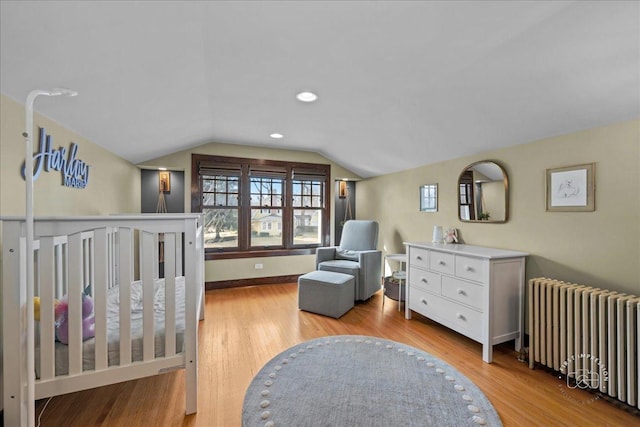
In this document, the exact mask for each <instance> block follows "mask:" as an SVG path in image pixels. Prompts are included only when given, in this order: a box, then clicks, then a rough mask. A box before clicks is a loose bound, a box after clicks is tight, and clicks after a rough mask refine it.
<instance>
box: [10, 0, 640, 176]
mask: <svg viewBox="0 0 640 427" xmlns="http://www.w3.org/2000/svg"><path fill="white" fill-rule="evenodd" d="M0 15H1V21H0V22H1V23H0V31H1V33H0V37H1V38H0V43H1V44H0V66H1V68H0V70H1V79H0V89H1V91H2V93H3V94H5V95H7V96H9V97H11V98H13V99H15V100H17V101H19V102H20V103H22V104H24V100H25V99H26V95H27V94H28V93H29V91H31V90H33V89H50V88H54V87H61V86H62V87H68V88H71V89H75V90H77V91H79V92H80V95H79V96H78V97H77V98H61V97H56V98H46V97H40V98H38V101H37V102H36V110H37V111H38V112H41V113H43V114H45V115H46V116H48V117H50V118H52V119H54V120H56V121H57V122H59V123H61V124H62V125H64V126H65V127H67V128H69V129H71V130H74V131H75V132H77V133H79V134H80V135H82V136H83V137H85V138H88V139H89V140H91V141H93V142H95V143H97V144H99V145H101V146H103V147H105V148H107V149H109V150H110V151H112V152H114V153H116V154H118V155H120V156H122V157H123V158H125V159H128V160H129V161H131V162H134V163H139V162H143V161H145V160H149V159H152V158H156V157H159V156H163V155H165V154H169V153H172V152H176V151H180V150H184V149H187V148H190V147H194V146H198V145H201V144H204V143H208V142H214V141H215V142H223V143H232V144H244V145H253V146H268V147H278V148H287V149H295V150H306V151H315V152H318V153H320V154H322V155H324V156H326V157H327V158H328V159H331V160H334V161H336V162H337V163H339V164H341V165H343V166H345V167H346V168H348V169H350V170H352V171H353V172H355V173H357V174H359V175H360V176H362V177H370V176H377V175H381V174H385V173H390V172H394V171H398V170H403V169H407V168H412V167H417V166H420V165H425V164H430V163H434V162H438V161H443V160H447V159H452V158H457V157H461V156H465V155H471V154H474V153H480V152H483V151H486V150H490V149H496V148H501V147H506V146H509V145H514V144H521V143H525V142H529V141H534V140H537V139H541V138H545V137H549V136H553V135H559V134H564V133H570V132H575V131H577V130H581V129H588V128H592V127H597V126H601V125H605V124H608V123H613V122H619V121H625V120H630V119H634V118H637V117H640V3H639V2H636V1H630V2H613V1H603V2H595V1H593V2H561V1H553V2H552V1H535V2H527V1H517V2H506V1H495V2H489V1H476V2H465V1H457V2H438V1H424V2H420V1H406V2H405V1H392V2H391V1H390V2H384V1H376V2H365V1H298V2H293V1H264V2H249V1H247V2H240V1H234V2H204V1H198V2H196V1H176V2H172V1H154V2H151V1H137V2H125V1H121V2H115V1H104V2H100V1H87V2H82V1H65V2H61V1H24V2H19V1H5V0H3V1H1V2H0ZM301 90H312V91H315V92H316V93H317V94H318V95H319V97H320V98H319V100H318V101H317V102H316V103H313V104H302V103H300V102H299V101H297V100H296V99H295V97H294V95H295V94H296V93H297V92H299V91H301ZM272 132H279V133H282V134H284V135H285V137H284V139H281V140H273V139H271V138H269V134H270V133H272Z"/></svg>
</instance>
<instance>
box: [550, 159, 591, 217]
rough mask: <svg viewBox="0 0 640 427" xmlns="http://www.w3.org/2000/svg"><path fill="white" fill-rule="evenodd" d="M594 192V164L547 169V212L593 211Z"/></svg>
mask: <svg viewBox="0 0 640 427" xmlns="http://www.w3.org/2000/svg"><path fill="white" fill-rule="evenodd" d="M595 190H596V186H595V163H587V164H584V165H576V166H567V167H564V168H555V169H547V211H548V212H590V211H594V210H595V209H596V204H595V196H596V195H595Z"/></svg>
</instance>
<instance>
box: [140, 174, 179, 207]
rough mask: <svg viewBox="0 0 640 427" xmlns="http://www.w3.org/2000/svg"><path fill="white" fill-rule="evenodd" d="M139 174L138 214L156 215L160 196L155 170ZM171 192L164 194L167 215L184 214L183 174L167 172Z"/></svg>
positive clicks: (158, 180) (158, 181)
mask: <svg viewBox="0 0 640 427" xmlns="http://www.w3.org/2000/svg"><path fill="white" fill-rule="evenodd" d="M140 172H141V174H140V183H141V191H140V193H141V201H140V212H142V213H156V209H157V207H158V198H159V195H160V179H159V177H158V172H159V171H157V170H150V169H142V170H141V171H140ZM169 173H170V175H171V191H168V192H165V193H164V199H165V203H166V205H167V213H184V172H182V171H169Z"/></svg>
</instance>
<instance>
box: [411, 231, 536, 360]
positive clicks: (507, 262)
mask: <svg viewBox="0 0 640 427" xmlns="http://www.w3.org/2000/svg"><path fill="white" fill-rule="evenodd" d="M405 245H406V246H407V262H408V268H407V271H408V278H407V290H406V291H407V302H408V303H407V304H406V306H405V317H406V318H407V319H411V311H415V312H417V313H420V314H422V315H423V316H426V317H428V318H430V319H432V320H434V321H436V322H438V323H441V324H443V325H444V326H447V327H448V328H451V329H453V330H454V331H456V332H459V333H461V334H463V335H465V336H467V337H469V338H471V339H473V340H475V341H478V342H479V343H481V344H482V360H484V361H485V362H487V363H491V360H492V354H493V345H495V344H500V343H502V342H506V341H510V340H515V348H516V350H518V351H519V350H520V349H521V338H522V329H523V322H522V313H523V307H522V306H523V300H524V280H525V258H526V257H527V256H528V254H527V253H525V252H517V251H509V250H502V249H495V248H487V247H482V246H471V245H446V244H434V243H420V242H406V243H405Z"/></svg>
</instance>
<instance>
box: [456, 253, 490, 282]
mask: <svg viewBox="0 0 640 427" xmlns="http://www.w3.org/2000/svg"><path fill="white" fill-rule="evenodd" d="M485 264H486V262H485V261H484V260H482V259H480V258H472V257H467V256H461V255H456V276H458V277H462V278H463V279H468V280H473V281H475V282H482V281H483V279H484V266H485Z"/></svg>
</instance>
